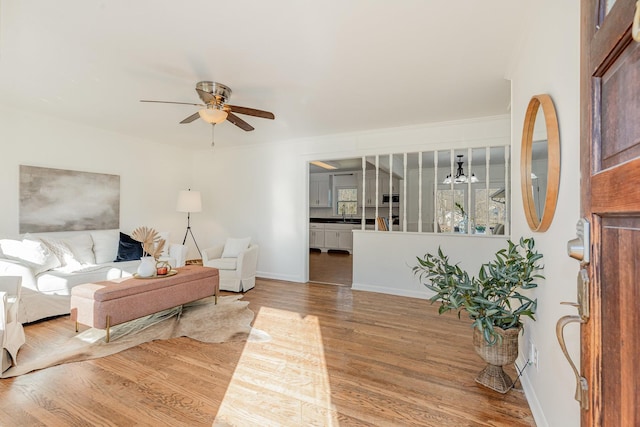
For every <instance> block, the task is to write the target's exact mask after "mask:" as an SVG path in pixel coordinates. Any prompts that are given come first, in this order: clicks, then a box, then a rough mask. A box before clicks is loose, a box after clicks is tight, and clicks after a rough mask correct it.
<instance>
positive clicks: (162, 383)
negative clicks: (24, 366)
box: [0, 279, 534, 426]
mask: <svg viewBox="0 0 640 427" xmlns="http://www.w3.org/2000/svg"><path fill="white" fill-rule="evenodd" d="M244 299H245V300H247V301H249V302H250V305H249V307H250V308H251V309H252V310H253V311H254V313H255V315H256V317H255V319H254V327H255V328H257V329H259V330H261V331H264V332H266V333H267V334H268V335H269V337H270V338H269V339H268V340H266V341H260V340H258V341H256V342H236V343H224V344H203V343H200V342H197V341H194V340H191V339H189V338H178V339H172V340H167V341H157V342H152V343H147V344H143V345H140V346H138V347H135V348H132V349H129V350H126V351H124V352H121V353H119V354H116V355H113V356H109V357H105V358H103V359H98V360H93V361H86V362H79V363H70V364H66V365H61V366H57V367H53V368H49V369H44V370H42V371H38V372H34V373H32V374H28V375H24V376H22V377H18V378H14V379H5V380H0V425H3V426H4V425H12V426H39V425H47V426H85V425H86V426H89V425H91V426H93V425H101V426H130V425H141V426H146V425H149V426H151V425H153V426H160V425H171V426H200V425H208V426H211V425H219V426H309V425H318V426H531V425H534V423H533V418H532V415H531V412H530V410H529V407H528V405H527V402H526V400H525V398H524V395H523V393H522V391H521V390H517V389H514V390H512V391H510V392H509V393H507V394H506V395H502V394H499V393H496V392H493V391H491V390H488V389H486V388H484V387H482V386H480V385H478V384H476V383H475V381H474V378H475V375H476V374H477V373H478V372H479V371H480V369H482V367H483V362H482V361H481V359H480V358H479V357H478V356H477V355H476V354H475V352H474V350H473V347H472V343H471V328H470V323H469V322H468V321H466V319H463V320H459V319H458V318H457V317H456V316H455V315H444V316H438V314H437V307H436V306H432V305H430V304H429V302H428V301H425V300H419V299H413V298H406V297H397V296H390V295H384V294H377V293H372V292H361V291H352V290H351V289H350V288H348V287H345V286H326V285H319V284H297V283H289V282H280V281H272V280H261V279H259V280H258V282H257V284H256V287H255V288H254V289H253V290H251V291H249V292H248V293H246V294H245V296H244ZM211 326H212V327H215V325H211ZM61 328H65V329H66V328H73V325H72V323H71V321H70V320H69V317H68V316H64V317H60V318H56V319H52V320H48V321H45V322H41V323H38V324H34V325H28V326H27V327H26V332H27V335H28V338H27V339H28V342H29V345H28V346H27V347H24V348H23V350H22V351H34V349H35V348H36V347H39V348H45V349H46V348H50V347H53V346H55V343H56V331H60V330H61ZM510 374H511V375H512V376H513V370H511V371H510Z"/></svg>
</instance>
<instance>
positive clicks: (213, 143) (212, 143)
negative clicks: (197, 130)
mask: <svg viewBox="0 0 640 427" xmlns="http://www.w3.org/2000/svg"><path fill="white" fill-rule="evenodd" d="M215 129H216V124H215V123H211V148H213V146H214V145H216V143H215V141H214V140H213V133H214V130H215Z"/></svg>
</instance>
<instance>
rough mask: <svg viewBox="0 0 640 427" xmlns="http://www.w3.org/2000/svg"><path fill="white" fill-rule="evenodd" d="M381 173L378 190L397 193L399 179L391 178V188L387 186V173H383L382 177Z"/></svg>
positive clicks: (383, 192) (385, 192) (384, 192)
mask: <svg viewBox="0 0 640 427" xmlns="http://www.w3.org/2000/svg"><path fill="white" fill-rule="evenodd" d="M382 175H383V174H380V188H381V190H380V192H381V193H382V194H398V191H399V185H398V183H399V181H398V178H395V177H394V178H392V179H391V188H389V175H387V174H384V178H383V177H382Z"/></svg>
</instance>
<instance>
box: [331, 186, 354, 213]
mask: <svg viewBox="0 0 640 427" xmlns="http://www.w3.org/2000/svg"><path fill="white" fill-rule="evenodd" d="M336 193H337V196H338V197H337V204H336V212H337V213H338V215H355V214H357V213H358V189H357V188H356V187H349V188H337V189H336Z"/></svg>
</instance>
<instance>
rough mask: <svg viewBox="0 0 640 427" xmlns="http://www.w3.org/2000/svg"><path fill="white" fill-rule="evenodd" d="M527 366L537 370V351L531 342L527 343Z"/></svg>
mask: <svg viewBox="0 0 640 427" xmlns="http://www.w3.org/2000/svg"><path fill="white" fill-rule="evenodd" d="M529 364H530V365H533V366H535V367H536V370H538V366H539V365H538V349H537V348H536V345H535V344H534V343H533V341H529Z"/></svg>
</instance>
